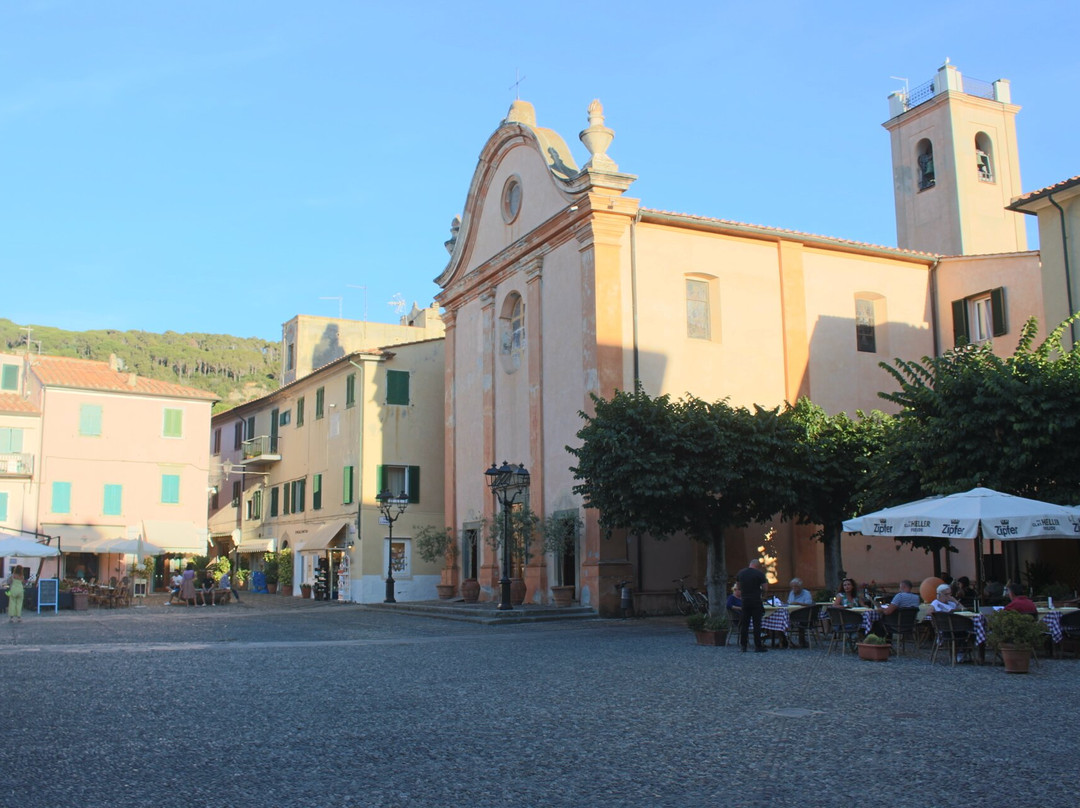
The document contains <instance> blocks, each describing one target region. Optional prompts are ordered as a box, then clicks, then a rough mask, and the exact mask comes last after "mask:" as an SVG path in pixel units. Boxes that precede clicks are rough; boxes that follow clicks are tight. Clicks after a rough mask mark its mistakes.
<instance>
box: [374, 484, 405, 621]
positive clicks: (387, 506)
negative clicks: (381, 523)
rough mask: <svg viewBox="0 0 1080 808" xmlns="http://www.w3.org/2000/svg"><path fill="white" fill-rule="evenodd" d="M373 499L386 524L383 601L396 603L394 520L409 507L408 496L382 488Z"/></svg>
mask: <svg viewBox="0 0 1080 808" xmlns="http://www.w3.org/2000/svg"><path fill="white" fill-rule="evenodd" d="M375 499H376V501H378V503H379V513H381V514H382V516H383V519H385V520H386V525H387V540H386V541H387V551H386V556H387V558H386V600H384V601H383V603H397V600H396V599H395V598H394V522H396V521H397V520H398V519H399V518H401V514H403V513H405V509H406V508H407V507H409V498H408V497H407V496H405V494H404V493H401V494H397V495H394V494H391V493H390V489H388V488H384V489H383V490H382V491H380V492H379V493H378V495H377V496H376V497H375Z"/></svg>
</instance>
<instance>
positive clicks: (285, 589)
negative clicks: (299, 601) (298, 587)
mask: <svg viewBox="0 0 1080 808" xmlns="http://www.w3.org/2000/svg"><path fill="white" fill-rule="evenodd" d="M281 594H282V595H284V596H285V597H287V598H291V597H292V584H282V585H281Z"/></svg>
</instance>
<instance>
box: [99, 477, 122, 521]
mask: <svg viewBox="0 0 1080 808" xmlns="http://www.w3.org/2000/svg"><path fill="white" fill-rule="evenodd" d="M123 498H124V486H122V485H113V484H111V483H105V506H104V508H103V513H104V514H105V515H106V516H119V515H120V514H121V513H123V510H122V506H123Z"/></svg>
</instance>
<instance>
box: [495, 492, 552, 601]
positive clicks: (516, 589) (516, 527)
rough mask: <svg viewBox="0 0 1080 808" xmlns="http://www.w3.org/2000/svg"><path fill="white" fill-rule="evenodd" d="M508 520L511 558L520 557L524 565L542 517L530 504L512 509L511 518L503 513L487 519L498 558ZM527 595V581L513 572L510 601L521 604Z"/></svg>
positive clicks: (500, 554) (527, 560)
mask: <svg viewBox="0 0 1080 808" xmlns="http://www.w3.org/2000/svg"><path fill="white" fill-rule="evenodd" d="M507 521H509V529H510V536H509V542H510V558H511V559H515V558H516V559H519V560H520V561H521V564H522V566H524V565H526V564H528V563H529V549H530V547H531V545H532V537H533V536H534V535H535V533H536V529H537V527H538V526H539V524H540V519H539V517H537V515H536V514H535V513H533V512H532V511H531V510H530V509H529V506H528V505H521V506H519V507H516V508H513V509H512V510H511V511H510V519H509V520H507V519H506V518H505V516H504V515H503V514H501V513H500V514H496V515H495V516H493V517H492V518H491V519H488V520H486V526H487V530H486V531H485V533H486V538H487V543H488V546H490V547H491V549H492V550H493V551H494V552H495V556H496V558H501V557H502V548H503V541H504V537H503V533H504V532H505V531H506V528H507V524H506V522H507ZM500 568H501V562H500ZM525 595H526V591H525V581H523V580H522V579H521V578H517V577H514V576H513V574H512V573H511V577H510V603H511V604H512V605H514V606H520V605H521V604H522V603H524V602H525Z"/></svg>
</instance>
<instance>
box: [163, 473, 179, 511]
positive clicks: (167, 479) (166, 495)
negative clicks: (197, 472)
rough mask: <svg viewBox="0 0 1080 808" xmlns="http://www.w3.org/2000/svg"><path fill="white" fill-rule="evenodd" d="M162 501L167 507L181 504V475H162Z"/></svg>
mask: <svg viewBox="0 0 1080 808" xmlns="http://www.w3.org/2000/svg"><path fill="white" fill-rule="evenodd" d="M161 501H162V503H164V504H166V505H178V504H179V503H180V475H179V474H162V475H161Z"/></svg>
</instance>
